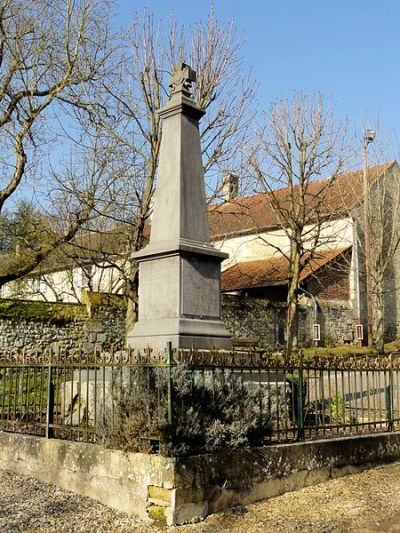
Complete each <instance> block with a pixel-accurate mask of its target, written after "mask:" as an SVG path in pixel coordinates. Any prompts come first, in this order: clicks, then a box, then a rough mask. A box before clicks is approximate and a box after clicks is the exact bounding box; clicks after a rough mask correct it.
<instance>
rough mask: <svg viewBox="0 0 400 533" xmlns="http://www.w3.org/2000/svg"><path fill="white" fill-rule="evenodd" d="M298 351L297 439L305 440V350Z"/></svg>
mask: <svg viewBox="0 0 400 533" xmlns="http://www.w3.org/2000/svg"><path fill="white" fill-rule="evenodd" d="M298 353H299V383H298V387H297V414H298V433H297V440H304V409H303V407H304V398H303V389H304V376H303V350H300V351H299V352H298Z"/></svg>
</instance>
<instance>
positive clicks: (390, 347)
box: [303, 340, 400, 359]
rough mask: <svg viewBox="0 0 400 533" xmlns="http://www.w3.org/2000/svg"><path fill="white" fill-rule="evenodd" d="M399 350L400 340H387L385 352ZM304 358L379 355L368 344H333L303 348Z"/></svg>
mask: <svg viewBox="0 0 400 533" xmlns="http://www.w3.org/2000/svg"><path fill="white" fill-rule="evenodd" d="M398 351H400V340H397V341H393V342H389V343H387V344H385V353H390V352H398ZM303 354H304V359H312V358H313V357H314V356H317V357H329V356H332V355H334V356H335V357H351V356H357V355H359V356H362V355H379V354H378V352H377V351H376V350H375V349H374V348H369V347H368V346H362V347H360V346H353V345H352V344H344V345H342V346H333V347H331V348H304V349H303Z"/></svg>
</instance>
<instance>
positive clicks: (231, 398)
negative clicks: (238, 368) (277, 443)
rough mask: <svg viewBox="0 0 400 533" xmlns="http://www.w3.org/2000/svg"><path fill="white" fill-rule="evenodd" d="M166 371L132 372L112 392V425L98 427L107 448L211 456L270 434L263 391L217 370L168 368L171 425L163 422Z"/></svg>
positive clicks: (166, 399) (254, 443)
mask: <svg viewBox="0 0 400 533" xmlns="http://www.w3.org/2000/svg"><path fill="white" fill-rule="evenodd" d="M168 370H169V369H168V368H159V367H157V368H151V367H146V368H142V369H140V370H137V369H135V370H132V371H131V373H130V379H129V382H128V383H127V382H120V383H119V384H116V386H115V387H114V391H115V392H114V397H113V403H114V409H113V413H114V414H113V417H112V420H111V419H110V417H108V421H107V422H106V424H105V427H104V434H105V440H106V442H107V444H109V445H110V446H113V447H118V448H122V449H125V450H130V451H151V450H152V449H154V443H155V442H156V441H158V440H159V441H161V446H160V450H161V451H162V453H164V454H167V455H184V454H190V453H204V452H214V451H217V450H220V449H228V450H232V449H236V448H241V447H249V446H256V445H260V444H262V442H263V440H264V439H265V437H266V436H268V435H270V434H271V423H270V416H269V414H268V413H266V412H264V407H265V406H266V402H265V391H263V389H262V388H261V387H260V386H259V385H258V384H256V383H252V382H251V381H242V379H241V376H240V374H235V373H234V372H232V371H221V370H214V371H213V370H203V371H200V370H197V371H195V370H191V369H188V367H186V366H184V365H178V366H176V367H174V368H173V369H172V384H173V386H172V423H171V424H169V423H168V394H167V388H168V380H167V377H168V375H167V373H168Z"/></svg>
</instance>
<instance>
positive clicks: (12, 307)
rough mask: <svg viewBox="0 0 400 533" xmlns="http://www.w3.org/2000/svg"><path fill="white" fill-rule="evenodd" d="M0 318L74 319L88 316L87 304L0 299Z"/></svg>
mask: <svg viewBox="0 0 400 533" xmlns="http://www.w3.org/2000/svg"><path fill="white" fill-rule="evenodd" d="M0 318H3V319H27V320H54V321H66V322H68V321H72V320H75V319H80V318H87V310H86V306H85V305H81V304H70V303H59V302H57V303H54V302H40V301H34V300H29V301H28V300H0Z"/></svg>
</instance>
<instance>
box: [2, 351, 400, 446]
mask: <svg viewBox="0 0 400 533" xmlns="http://www.w3.org/2000/svg"><path fill="white" fill-rule="evenodd" d="M399 373H400V356H399V355H398V354H390V355H387V356H385V357H375V356H374V357H373V356H361V357H360V356H357V357H356V356H353V357H324V358H322V357H320V358H317V357H314V358H312V359H310V360H303V357H302V354H301V352H299V354H297V355H296V356H294V357H293V358H291V359H290V360H287V359H285V358H284V357H283V356H282V355H280V354H270V353H267V352H264V351H257V350H250V351H232V352H227V351H213V350H211V351H205V350H195V349H190V350H179V351H175V350H172V348H171V346H170V345H168V346H167V347H166V349H165V351H164V352H161V353H153V352H152V351H151V350H148V351H144V352H142V353H138V352H136V351H134V350H118V351H110V352H104V353H93V354H90V355H87V354H86V355H85V354H83V353H80V352H76V353H74V354H70V353H68V354H67V353H60V352H59V353H58V354H54V353H51V352H50V351H46V352H43V353H42V354H37V353H31V354H30V355H28V354H25V353H19V354H14V355H12V356H3V357H1V358H0V429H2V430H4V431H14V432H23V433H28V434H33V435H39V436H45V437H48V438H65V439H70V440H78V441H87V442H104V441H105V440H106V441H107V440H108V442H111V445H115V446H121V445H122V447H127V448H129V442H130V441H135V442H142V443H144V442H145V443H147V444H148V446H149V448H148V449H150V450H155V449H157V448H159V447H160V445H171V443H173V446H172V447H171V446H170V450H173V449H179V450H181V451H182V450H183V452H185V451H189V450H192V451H193V450H195V451H207V450H211V449H213V446H214V447H218V446H225V447H226V446H228V447H229V446H231V447H235V446H240V445H243V446H247V445H260V444H269V443H280V442H290V441H296V440H308V439H316V438H333V437H336V436H346V435H357V434H365V433H374V432H380V431H396V430H398V429H399V428H400V384H399ZM171 453H172V452H171Z"/></svg>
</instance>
